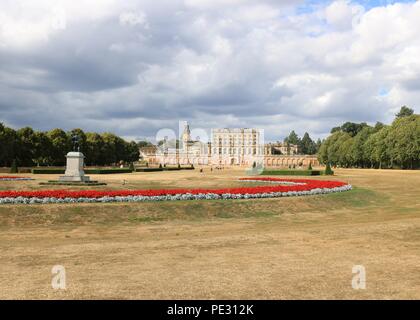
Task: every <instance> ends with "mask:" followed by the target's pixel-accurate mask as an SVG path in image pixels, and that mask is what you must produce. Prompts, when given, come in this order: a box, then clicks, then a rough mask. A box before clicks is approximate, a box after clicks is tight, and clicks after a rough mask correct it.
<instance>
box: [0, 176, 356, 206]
mask: <svg viewBox="0 0 420 320" xmlns="http://www.w3.org/2000/svg"><path fill="white" fill-rule="evenodd" d="M240 181H244V182H266V183H270V184H271V185H264V186H254V187H240V188H223V189H158V190H81V191H74V190H38V191H0V203H76V202H139V201H150V200H152V201H164V200H199V199H204V200H213V199H251V198H275V197H289V196H299V195H314V194H324V193H331V192H342V191H346V190H350V189H351V185H349V184H346V183H344V182H340V181H325V180H306V179H279V178H259V177H252V178H241V179H240Z"/></svg>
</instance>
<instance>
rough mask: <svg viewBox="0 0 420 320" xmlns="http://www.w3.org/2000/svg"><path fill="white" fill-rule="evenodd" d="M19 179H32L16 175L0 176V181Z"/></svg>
mask: <svg viewBox="0 0 420 320" xmlns="http://www.w3.org/2000/svg"><path fill="white" fill-rule="evenodd" d="M19 180H34V179H32V178H29V177H17V176H0V181H19Z"/></svg>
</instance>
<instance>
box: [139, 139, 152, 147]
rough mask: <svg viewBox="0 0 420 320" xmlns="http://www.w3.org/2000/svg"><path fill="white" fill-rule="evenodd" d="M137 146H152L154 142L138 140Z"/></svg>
mask: <svg viewBox="0 0 420 320" xmlns="http://www.w3.org/2000/svg"><path fill="white" fill-rule="evenodd" d="M137 146H138V147H139V148H144V147H151V146H153V144H152V143H151V142H149V141H146V140H143V141H139V142H137Z"/></svg>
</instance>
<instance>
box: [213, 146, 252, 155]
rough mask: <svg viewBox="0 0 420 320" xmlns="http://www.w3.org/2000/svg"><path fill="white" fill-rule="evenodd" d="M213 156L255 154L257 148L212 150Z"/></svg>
mask: <svg viewBox="0 0 420 320" xmlns="http://www.w3.org/2000/svg"><path fill="white" fill-rule="evenodd" d="M213 153H214V154H234V155H236V154H249V155H250V154H257V148H213Z"/></svg>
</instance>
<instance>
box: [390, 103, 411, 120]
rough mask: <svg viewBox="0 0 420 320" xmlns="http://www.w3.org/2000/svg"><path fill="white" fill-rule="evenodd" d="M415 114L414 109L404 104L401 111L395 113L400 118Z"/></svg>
mask: <svg viewBox="0 0 420 320" xmlns="http://www.w3.org/2000/svg"><path fill="white" fill-rule="evenodd" d="M413 114H414V110H413V109H410V108H409V107H407V106H402V107H401V109H400V111H399V112H398V113H397V114H396V115H395V117H396V118H397V119H398V118H403V117H409V116H411V115H413Z"/></svg>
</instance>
